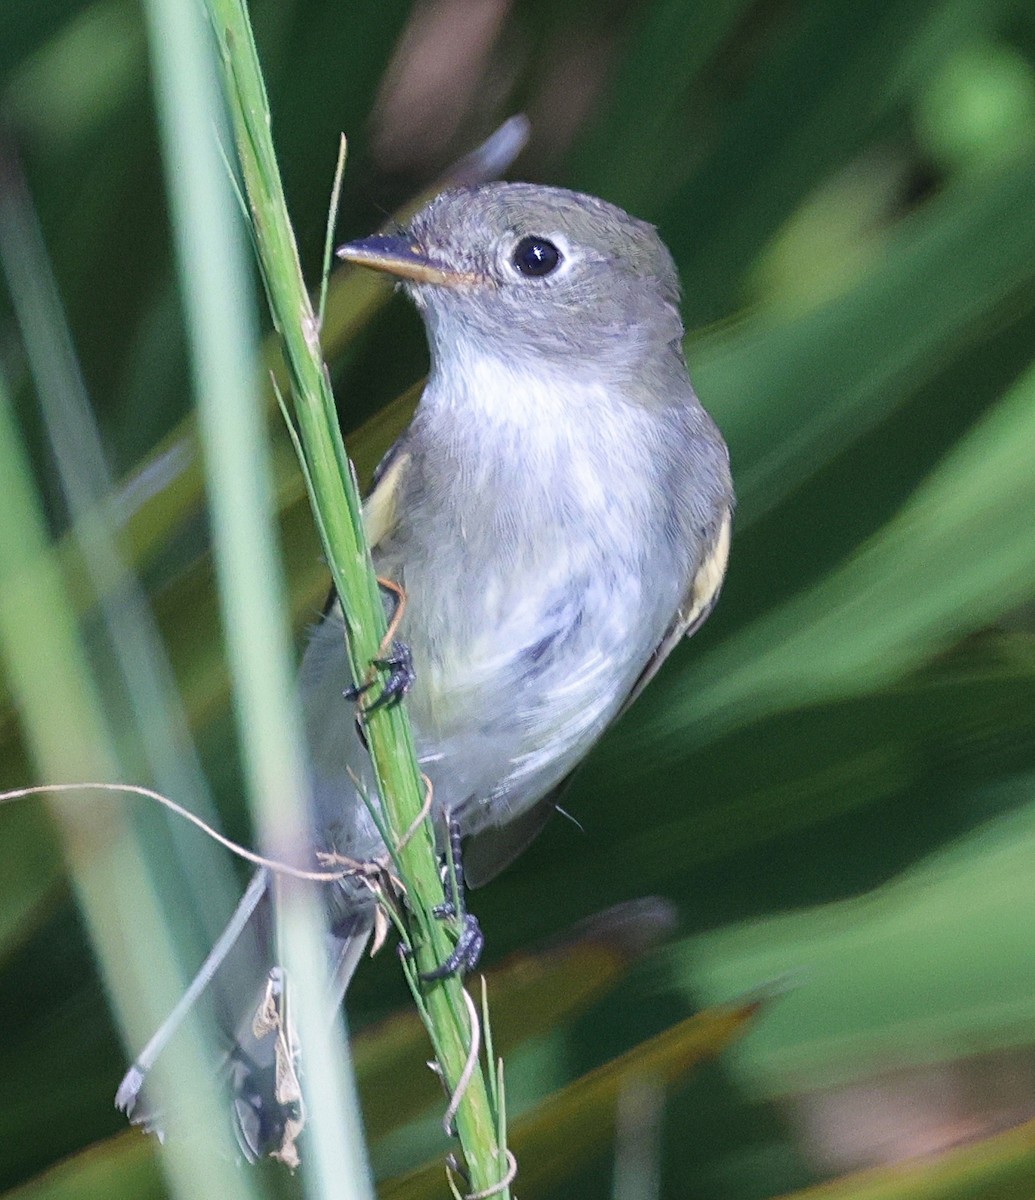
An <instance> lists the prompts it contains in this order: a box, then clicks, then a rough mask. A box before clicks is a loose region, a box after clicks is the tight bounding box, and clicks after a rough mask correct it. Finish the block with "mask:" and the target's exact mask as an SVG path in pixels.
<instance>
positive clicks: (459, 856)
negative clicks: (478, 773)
mask: <svg viewBox="0 0 1035 1200" xmlns="http://www.w3.org/2000/svg"><path fill="white" fill-rule="evenodd" d="M448 820H449V825H448V828H449V852H448V855H447V859H446V866H445V870H446V872H447V878H446V881H445V882H446V885H447V896H446V899H445V901H444V902H443V903H442V904H439V905H438V906H437V907H436V908H435V909H434V913H435V916H436V917H439V918H440V919H441V920H450V919H456V920H458V921H459V923H460V934H459V936H458V937H457V939H456V945H455V946H454V947H453V952H452V953H451V954H450V955H449V957H448V958H447V959H446V961H445V962H444V963H442V965H441V966H438V967H436V968H435V969H434V970H433V971H425V972H424V973H423V974H422V975H421V979H423V980H424V982H425V983H433V982H434V981H435V980H436V979H446V978H448V977H449V976H450V975H466V974H467V973H468V972H470V971H473V970H474V969H475V967H476V966H477V965H478V960H479V959H480V958H481V956H482V950H484V949H485V935H484V934H483V933H482V927H481V926H480V925H479V924H478V918H477V917H476V916H475V915H474V913H471V912H468V911H467V899H466V889H465V887H464V867H463V848H462V846H461V835H460V823H459V821H457V820H456V818H455V817H449V819H448ZM450 868H451V869H450Z"/></svg>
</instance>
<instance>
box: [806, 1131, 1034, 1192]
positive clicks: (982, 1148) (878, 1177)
mask: <svg viewBox="0 0 1035 1200" xmlns="http://www.w3.org/2000/svg"><path fill="white" fill-rule="evenodd" d="M1033 1189H1035V1122H1028V1123H1027V1124H1025V1125H1020V1126H1018V1127H1017V1128H1016V1129H1011V1130H1009V1131H1007V1132H1006V1133H1000V1134H997V1135H996V1136H995V1137H990V1138H986V1139H984V1140H983V1141H980V1142H977V1143H975V1144H973V1145H970V1146H963V1147H961V1148H960V1149H958V1150H953V1151H950V1152H949V1153H947V1154H943V1155H939V1156H938V1157H937V1158H935V1159H933V1160H931V1159H921V1160H920V1161H918V1162H907V1163H896V1164H895V1165H894V1166H891V1167H880V1168H877V1169H876V1170H873V1171H865V1172H863V1173H862V1174H859V1175H849V1176H846V1177H845V1178H844V1179H836V1180H833V1181H832V1182H831V1183H827V1184H821V1185H820V1186H819V1187H813V1188H807V1189H806V1190H805V1191H803V1192H795V1193H794V1194H793V1195H791V1196H786V1197H784V1200H1025V1198H1026V1197H1028V1196H1030V1195H1031V1194H1032V1190H1033Z"/></svg>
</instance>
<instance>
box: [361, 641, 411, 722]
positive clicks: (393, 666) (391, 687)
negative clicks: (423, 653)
mask: <svg viewBox="0 0 1035 1200" xmlns="http://www.w3.org/2000/svg"><path fill="white" fill-rule="evenodd" d="M373 664H374V666H375V667H377V668H378V669H379V670H382V671H387V672H388V678H387V679H386V680H385V682H384V686H383V687H382V689H381V694H380V695H379V696H378V697H377V699H376V700H374V701H373V703H371V704H367V705H365V706H364V709H363V711H364V713H372V712H376V711H377V710H378V709H379V708H387V707H388V706H389V705H391V704H398V703H399V701H400V700H401V699H402V698H403V696H405V695H406V693H407V692H408V691H409V690H410V688H412V687H413V684H414V681H415V680H416V678H417V673H416V672H415V671H414V669H413V654H412V653H411V651H410V648H409V646H407V645H406V643H405V642H399V641H395V642H392V651H391V653H390V654H387V655H385V657H384V658H375V659H374V660H373ZM376 682H377V681H376V680H374V679H371V680H370V681H369V682H367V683H361V684H359V685H355V684H354V685H352V686H351V687H347V688H346V689H345V691H344V693H343V694H344V696H345V699H346V700H350V701H352V702H353V703H355V702H356V701H358V700H359V699H360V698H361V697H362V696H365V695H366V693H367V692H369V691H370V689H371V688H372V687H373V686H374V684H375V683H376Z"/></svg>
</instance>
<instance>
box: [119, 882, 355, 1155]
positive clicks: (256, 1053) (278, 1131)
mask: <svg viewBox="0 0 1035 1200" xmlns="http://www.w3.org/2000/svg"><path fill="white" fill-rule="evenodd" d="M372 926H373V914H372V911H371V910H369V909H358V910H357V911H356V913H355V914H354V915H353V916H351V917H350V918H347V919H345V920H344V921H341V920H339V921H337V922H336V925H335V930H334V933H333V934H331V935H329V938H330V945H329V947H328V950H329V955H330V966H331V971H332V989H331V995H330V996H329V997H328V1016H329V1018H333V1016H334V1014H335V1013H336V1012H337V1011H338V1007H339V1006H340V1004H341V1001H342V998H343V997H344V995H345V990H346V988H347V987H348V984H349V980H350V979H351V978H352V973H353V972H354V971H355V969H356V965H357V964H358V962H359V960H360V958H361V957H362V955H363V950H364V948H365V947H366V944H367V941H368V940H369V937H370V932H371V929H372ZM273 945H274V941H273V914H272V901H271V896H270V889H269V875H268V872H267V871H266V870H264V869H262V870H259V871H257V872H256V873H255V875H254V876H253V877H252V880H251V883H250V884H249V885H248V888H247V890H246V891H245V893H244V895H243V896H242V897H241V900H240V902H239V904H238V905H237V908H236V909H235V910H234V913H233V916H232V917H231V918H230V920H229V922H228V923H227V926H226V928H225V929H224V930H223V932H222V933H221V934H220V936H219V938H218V939H217V940H216V944H215V945H214V946H213V947H212V949H211V950H210V951H209V953H208V956H207V957H206V958H205V961H204V962H203V963H202V965H201V967H200V969H199V970H198V973H197V975H196V976H195V977H194V980H193V981H192V983H191V984H190V986H189V987H188V989H187V991H186V992H185V993H184V994H183V996H182V997H181V998H180V1000H179V1002H178V1003H177V1004H176V1007H175V1008H174V1009H173V1010H172V1012H171V1013H170V1014H169V1016H168V1017H167V1018H166V1019H165V1021H164V1022H163V1023H162V1025H161V1027H160V1028H159V1029H158V1031H157V1032H156V1033H155V1034H154V1036H153V1037H152V1038H151V1040H150V1041H149V1042H148V1043H147V1045H146V1046H145V1047H144V1049H143V1050H142V1051H141V1053H140V1054H139V1055H138V1056H137V1059H136V1061H135V1062H134V1063H133V1065H132V1066H131V1067H130V1069H129V1070H128V1071H127V1072H126V1074H125V1076H124V1077H123V1080H122V1083H121V1084H120V1085H119V1089H118V1092H117V1093H116V1095H115V1104H116V1107H117V1108H120V1109H121V1110H122V1111H123V1112H124V1113H125V1114H126V1115H127V1116H128V1117H129V1119H130V1121H132V1123H133V1124H134V1125H139V1126H141V1127H142V1128H144V1129H146V1130H147V1131H148V1132H152V1133H156V1134H157V1135H158V1136H159V1137H162V1136H164V1134H165V1132H166V1131H167V1126H168V1125H169V1124H170V1123H174V1122H171V1118H169V1116H168V1114H166V1113H165V1112H163V1111H162V1110H161V1109H160V1108H159V1107H158V1106H157V1104H156V1103H155V1099H154V1098H153V1097H152V1096H151V1094H150V1093H149V1090H148V1089H147V1087H146V1086H145V1081H146V1076H147V1073H148V1071H149V1070H150V1068H151V1067H152V1066H153V1065H154V1062H155V1060H156V1059H157V1058H158V1055H159V1054H160V1053H161V1052H162V1050H164V1048H165V1047H166V1045H167V1044H168V1043H169V1041H170V1040H171V1039H172V1038H173V1036H174V1035H175V1033H176V1031H177V1030H178V1029H179V1027H180V1026H181V1024H182V1023H183V1019H184V1017H185V1016H186V1015H187V1013H188V1011H189V1010H190V1009H191V1008H192V1007H193V1006H194V1005H195V1004H196V1003H197V1002H198V1001H199V1000H201V999H202V998H204V1000H205V1006H206V1009H208V1010H211V1011H212V1013H213V1018H214V1021H215V1024H216V1026H217V1028H218V1029H219V1031H220V1039H221V1041H222V1043H223V1045H224V1048H225V1052H224V1055H223V1057H222V1060H221V1062H220V1064H219V1071H218V1073H219V1074H220V1075H222V1076H223V1077H224V1078H225V1080H226V1082H227V1086H228V1089H229V1094H230V1100H231V1120H232V1124H233V1130H234V1133H235V1135H236V1138H237V1142H238V1145H239V1146H240V1148H241V1152H242V1153H243V1154H244V1155H245V1157H247V1158H248V1159H249V1160H251V1161H254V1160H256V1159H258V1158H261V1157H263V1156H265V1155H267V1154H274V1155H284V1156H285V1157H288V1158H290V1157H291V1155H292V1154H293V1148H294V1138H295V1137H296V1136H297V1133H298V1131H299V1129H300V1128H301V1125H302V1123H303V1122H304V1115H303V1110H302V1100H301V1094H300V1092H299V1091H298V1086H297V1083H298V1080H297V1074H296V1072H295V1058H296V1047H295V1045H294V1034H293V1031H292V1029H291V1028H290V1024H289V1023H288V1022H286V1021H285V1020H284V1006H283V973H282V972H281V970H280V968H279V967H277V966H276V965H274V956H273Z"/></svg>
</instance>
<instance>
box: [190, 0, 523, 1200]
mask: <svg viewBox="0 0 1035 1200" xmlns="http://www.w3.org/2000/svg"><path fill="white" fill-rule="evenodd" d="M208 7H209V11H210V13H211V16H212V21H213V26H214V29H215V34H216V40H217V44H218V48H219V55H220V60H221V63H222V68H223V72H224V75H225V85H226V93H227V99H228V103H229V106H230V111H231V117H232V121H233V127H234V134H235V138H236V142H237V150H238V156H239V161H240V166H241V172H242V177H243V181H244V188H245V193H246V196H247V200H248V205H249V209H250V212H251V218H252V224H253V230H254V235H255V244H256V247H257V252H258V255H259V260H260V266H261V270H262V273H263V277H264V279H265V282H266V288H267V293H268V296H269V302H270V308H271V311H272V315H273V320H274V323H275V325H276V327H277V329H278V331H279V332H280V335H281V337H282V339H283V350H284V356H285V360H286V363H287V367H288V377H289V379H290V383H291V393H292V398H293V402H294V413H295V418H296V420H297V423H298V432H299V438H300V441H301V443H302V447H303V450H304V453H305V459H306V467H307V474H308V481H309V486H310V489H311V499H312V503H313V506H314V511H315V515H316V521H317V525H318V527H319V529H320V533H321V537H322V540H323V543H324V549H325V552H326V555H327V561H328V564H329V566H330V569H331V574H332V577H333V579H334V584H335V587H336V588H337V591H338V595H339V597H340V599H341V603H342V608H343V610H344V613H345V621H346V628H347V634H348V637H347V642H348V653H349V657H350V662H351V667H352V671H353V675H354V678H355V679H357V680H362V679H364V678H365V677H366V676H367V673H368V670H369V667H370V663H371V661H372V660H373V659H374V658H376V657H378V654H379V651H380V648H381V644H382V640H383V638H384V636H385V631H386V625H385V616H384V609H383V606H382V601H381V595H380V589H379V587H378V584H377V580H376V578H375V576H374V572H373V568H372V565H371V560H370V552H369V549H368V547H367V544H366V541H365V537H364V532H363V520H362V508H361V504H360V499H359V495H358V490H357V487H356V481H355V474H354V472H353V470H352V467H351V464H350V463H349V461H348V458H347V457H346V454H345V447H344V443H343V441H342V438H341V433H340V430H339V428H338V422H337V415H336V412H335V408H334V399H333V395H332V391H331V385H330V379H329V376H328V373H327V369H326V366H325V365H324V362H323V357H322V352H321V347H320V338H319V326H318V321H317V318H316V315H315V313H314V311H313V307H312V304H311V303H310V299H309V294H308V291H307V289H306V286H305V281H304V279H303V277H302V271H301V266H300V263H299V259H298V253H297V249H296V245H295V239H294V234H293V231H292V228H291V225H290V221H289V218H288V214H287V207H286V204H285V201H284V195H283V190H282V186H281V180H280V173H279V170H278V167H277V162H276V158H275V155H274V150H273V142H272V138H271V136H270V117H269V108H268V103H267V99H266V93H265V87H264V84H263V80H262V75H261V71H260V67H259V62H258V56H257V53H256V50H255V45H254V41H253V38H252V32H251V27H250V24H249V20H248V15H247V11H246V9H245V7H244V5H243V4H242V3H241V0H208ZM344 719H345V718H344V717H343V720H344ZM367 735H368V740H369V745H370V754H371V759H372V761H373V766H374V772H375V777H376V780H377V785H378V790H379V794H380V797H381V799H382V802H383V806H384V814H385V817H386V819H387V823H388V826H389V830H390V832H392V833H393V834H394V836H395V838H396V840H398V839H399V837H400V836H401V835H402V834H403V833H404V832H405V831H406V830H408V829H409V828H410V827H411V825H412V824H413V822H414V821H415V820H416V818H417V816H418V814H419V813H420V810H421V807H422V805H423V801H424V789H423V783H422V780H421V776H420V772H419V769H418V766H417V762H416V755H415V751H414V743H413V734H412V731H411V729H410V724H409V720H408V717H407V715H406V712H405V708H404V707H403V706H399V705H396V706H390V707H386V708H383V709H380V710H379V711H378V712H377V713H376V714H374V715H373V716H372V718H371V719H370V721H369V724H368V728H367ZM397 861H398V865H399V868H400V871H401V873H402V877H403V884H404V886H405V888H406V894H407V905H408V910H409V914H410V917H411V918H412V922H411V938H412V941H413V944H414V948H415V954H416V961H417V967H418V969H419V970H421V971H428V970H430V969H432V968H434V967H435V966H437V965H438V964H439V963H440V962H441V961H442V960H443V959H444V957H445V956H446V955H447V954H448V952H449V950H450V946H449V941H448V937H447V934H446V932H445V930H444V929H443V927H442V923H441V922H440V921H439V920H437V919H436V918H435V917H434V915H433V912H432V910H433V909H434V908H435V907H436V906H437V905H439V904H441V903H442V901H443V899H444V894H443V887H442V882H441V878H440V876H439V871H438V862H437V858H436V854H435V840H434V835H433V832H432V829H431V824H430V822H429V821H424V822H422V823H421V824H420V825H419V827H418V828H417V830H416V832H415V833H414V835H413V836H412V837H411V838H409V840H408V841H407V842H406V844H405V845H404V846H401V847H400V848H399V849H398V854H397ZM461 990H462V989H461V984H460V982H459V980H457V979H447V980H443V981H441V982H438V983H435V984H433V985H432V986H431V987H430V988H428V989H427V993H426V995H425V1004H426V1011H427V1013H428V1015H429V1018H430V1023H429V1033H430V1034H431V1037H432V1041H433V1044H434V1047H435V1050H436V1054H437V1055H438V1057H439V1062H440V1066H441V1068H442V1071H443V1076H444V1079H445V1081H446V1082H447V1085H448V1086H449V1087H450V1088H452V1087H453V1086H455V1084H456V1082H457V1080H458V1079H459V1078H460V1076H461V1073H462V1071H463V1068H464V1064H465V1062H466V1059H467V1053H468V1046H469V1044H470V1030H469V1028H468V1025H469V1018H468V1014H467V1009H466V1005H465V1004H464V1001H463V997H462V995H461ZM456 1125H457V1132H458V1134H459V1137H460V1142H461V1145H462V1147H463V1152H464V1156H465V1158H466V1161H467V1166H468V1171H469V1174H470V1181H471V1186H472V1189H473V1190H475V1191H480V1190H484V1189H488V1188H492V1187H493V1186H494V1185H495V1184H496V1183H497V1182H498V1180H499V1179H500V1178H501V1175H502V1173H503V1164H504V1161H505V1157H506V1156H505V1152H504V1150H503V1149H502V1148H501V1147H499V1146H498V1145H497V1141H496V1119H495V1116H494V1113H493V1110H492V1105H491V1103H490V1100H489V1094H488V1089H487V1087H486V1084H485V1080H484V1077H483V1075H482V1073H481V1071H476V1072H475V1073H474V1074H473V1076H472V1077H471V1079H470V1082H469V1084H468V1086H467V1088H466V1090H465V1093H464V1096H463V1099H462V1101H461V1103H460V1107H459V1110H458V1112H457V1118H456ZM499 1194H500V1195H501V1196H504V1197H506V1196H507V1195H509V1192H508V1191H501V1192H500V1193H499Z"/></svg>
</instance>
